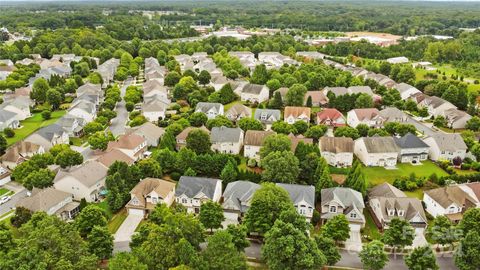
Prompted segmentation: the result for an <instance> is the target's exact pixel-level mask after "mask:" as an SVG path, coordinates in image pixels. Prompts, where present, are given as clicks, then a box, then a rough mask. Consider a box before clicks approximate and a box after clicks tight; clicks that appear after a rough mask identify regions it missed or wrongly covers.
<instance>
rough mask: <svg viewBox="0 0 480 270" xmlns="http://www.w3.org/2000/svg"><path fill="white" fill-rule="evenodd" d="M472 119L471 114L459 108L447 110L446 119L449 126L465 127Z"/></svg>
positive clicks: (455, 127) (453, 127) (454, 127)
mask: <svg viewBox="0 0 480 270" xmlns="http://www.w3.org/2000/svg"><path fill="white" fill-rule="evenodd" d="M470 119H472V116H471V115H469V114H468V113H466V112H464V111H461V110H459V109H448V110H446V111H445V120H447V126H448V127H449V128H451V129H464V128H465V126H466V125H467V122H468V120H470Z"/></svg>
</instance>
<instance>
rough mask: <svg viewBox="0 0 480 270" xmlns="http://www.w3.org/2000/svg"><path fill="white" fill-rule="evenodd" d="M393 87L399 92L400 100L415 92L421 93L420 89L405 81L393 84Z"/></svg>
mask: <svg viewBox="0 0 480 270" xmlns="http://www.w3.org/2000/svg"><path fill="white" fill-rule="evenodd" d="M394 88H395V89H396V90H397V91H398V92H399V93H400V97H401V98H402V100H406V99H408V98H409V97H411V96H413V95H415V94H417V93H421V91H420V90H418V89H417V88H415V87H413V86H411V85H410V84H407V83H399V84H397V85H395V87H394Z"/></svg>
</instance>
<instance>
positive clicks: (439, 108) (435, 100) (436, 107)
mask: <svg viewBox="0 0 480 270" xmlns="http://www.w3.org/2000/svg"><path fill="white" fill-rule="evenodd" d="M418 106H420V107H422V108H423V107H426V108H427V110H428V114H429V115H433V116H435V117H437V116H445V111H447V110H449V109H457V107H456V106H455V105H453V104H452V103H450V102H448V101H446V100H444V99H442V98H439V97H435V96H431V97H430V96H425V98H424V99H423V100H422V101H421V102H420V103H419V104H418Z"/></svg>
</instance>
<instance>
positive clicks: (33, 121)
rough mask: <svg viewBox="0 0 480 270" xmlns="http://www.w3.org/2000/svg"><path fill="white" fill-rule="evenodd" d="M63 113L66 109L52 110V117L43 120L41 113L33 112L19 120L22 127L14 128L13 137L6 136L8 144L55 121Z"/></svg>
mask: <svg viewBox="0 0 480 270" xmlns="http://www.w3.org/2000/svg"><path fill="white" fill-rule="evenodd" d="M65 113H66V111H54V112H52V118H50V119H48V120H44V119H43V118H42V114H41V113H35V114H33V115H32V117H30V118H27V119H25V120H23V121H21V126H22V127H21V128H19V129H16V130H15V136H14V137H13V138H7V143H8V145H9V146H10V145H12V144H14V143H16V142H18V141H20V140H23V139H25V138H26V137H28V135H30V134H32V133H33V132H35V131H36V130H38V129H40V128H42V127H45V126H48V125H50V124H53V123H55V122H57V120H58V119H59V118H60V117H62V116H63V115H64V114H65Z"/></svg>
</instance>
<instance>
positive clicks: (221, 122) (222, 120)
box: [207, 115, 233, 129]
mask: <svg viewBox="0 0 480 270" xmlns="http://www.w3.org/2000/svg"><path fill="white" fill-rule="evenodd" d="M221 126H224V127H233V123H232V121H230V120H228V118H227V117H225V116H223V115H217V117H215V118H214V119H208V121H207V128H208V129H212V128H214V127H221Z"/></svg>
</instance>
